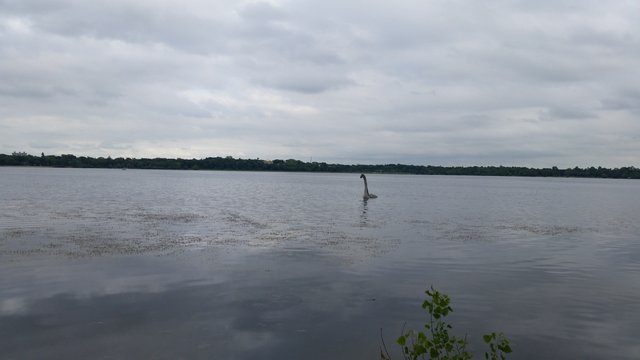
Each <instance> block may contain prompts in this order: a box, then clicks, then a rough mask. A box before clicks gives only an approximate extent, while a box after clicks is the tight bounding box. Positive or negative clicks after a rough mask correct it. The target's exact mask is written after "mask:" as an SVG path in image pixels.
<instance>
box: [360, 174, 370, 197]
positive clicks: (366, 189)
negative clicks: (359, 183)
mask: <svg viewBox="0 0 640 360" xmlns="http://www.w3.org/2000/svg"><path fill="white" fill-rule="evenodd" d="M362 179H363V180H364V194H365V196H369V187H368V186H367V178H366V177H364V178H362Z"/></svg>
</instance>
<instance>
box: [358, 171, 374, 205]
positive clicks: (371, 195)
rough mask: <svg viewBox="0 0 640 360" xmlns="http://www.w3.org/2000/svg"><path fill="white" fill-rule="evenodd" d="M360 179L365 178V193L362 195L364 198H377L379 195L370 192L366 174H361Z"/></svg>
mask: <svg viewBox="0 0 640 360" xmlns="http://www.w3.org/2000/svg"><path fill="white" fill-rule="evenodd" d="M360 179H363V180H364V194H363V195H362V199H364V200H369V199H375V198H377V197H378V196H377V195H374V194H369V187H368V186H367V177H366V176H364V174H360Z"/></svg>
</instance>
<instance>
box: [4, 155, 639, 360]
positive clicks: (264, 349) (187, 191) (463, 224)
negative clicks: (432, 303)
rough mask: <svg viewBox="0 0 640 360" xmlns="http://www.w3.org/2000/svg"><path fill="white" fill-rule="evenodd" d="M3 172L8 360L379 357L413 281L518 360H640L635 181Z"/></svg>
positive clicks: (405, 307) (411, 309)
mask: <svg viewBox="0 0 640 360" xmlns="http://www.w3.org/2000/svg"><path fill="white" fill-rule="evenodd" d="M368 181H369V190H370V192H372V193H375V194H377V195H378V196H379V197H378V198H377V199H371V200H369V201H367V202H364V201H363V200H362V191H363V184H362V180H361V179H359V174H313V173H266V172H261V173H254V172H222V171H221V172H218V171H160V170H158V171H155V170H126V171H123V170H120V169H117V170H110V169H53V168H12V167H5V168H0V274H1V277H0V354H1V355H0V357H1V358H3V359H40V358H50V359H68V358H105V359H112V358H114V359H119V358H158V359H177V358H189V359H199V358H201V359H379V352H380V350H379V347H380V345H381V340H380V338H381V336H380V334H381V331H382V334H383V337H384V340H385V343H386V344H387V347H388V349H389V351H390V352H391V355H393V358H394V359H401V358H402V357H401V355H400V353H399V352H398V350H399V349H398V346H396V345H395V339H396V338H397V336H398V335H399V333H400V330H401V328H402V326H403V324H405V323H406V326H407V328H419V327H420V326H421V324H424V321H425V320H426V316H425V313H424V311H423V310H422V309H421V308H420V305H421V303H422V301H423V300H424V291H425V290H426V289H427V288H428V287H429V286H430V285H433V286H434V287H436V288H437V289H438V290H441V291H443V292H445V293H447V294H449V295H450V296H451V298H452V307H453V309H454V312H453V313H452V314H451V315H450V316H449V317H448V320H449V322H450V323H451V324H452V325H453V333H455V334H457V335H459V336H464V334H468V339H469V341H470V345H471V347H472V349H473V350H474V352H475V353H476V354H477V356H476V357H477V358H484V356H483V352H484V346H483V344H482V340H481V336H482V334H484V333H486V332H489V331H502V332H504V333H505V334H506V335H507V336H508V337H509V339H511V344H512V347H513V348H514V350H515V353H514V354H513V356H512V357H510V358H512V359H552V358H553V359H567V358H569V359H603V358H609V359H614V358H615V359H638V358H640V340H638V335H637V334H638V333H639V332H640V221H639V216H638V214H640V182H638V181H637V180H610V179H566V178H515V177H513V178H510V177H504V178H499V177H462V176H460V177H458V176H413V175H376V174H370V175H368Z"/></svg>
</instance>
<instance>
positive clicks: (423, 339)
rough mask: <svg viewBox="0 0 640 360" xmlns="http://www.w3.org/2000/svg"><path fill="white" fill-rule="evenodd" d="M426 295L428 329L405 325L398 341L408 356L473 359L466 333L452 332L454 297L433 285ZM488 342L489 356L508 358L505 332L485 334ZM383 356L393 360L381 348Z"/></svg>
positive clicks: (410, 358)
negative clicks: (409, 327)
mask: <svg viewBox="0 0 640 360" xmlns="http://www.w3.org/2000/svg"><path fill="white" fill-rule="evenodd" d="M425 294H426V295H427V299H426V300H425V301H424V302H423V303H422V308H423V309H424V310H426V311H427V313H428V314H429V321H428V322H427V323H426V324H425V325H424V328H425V331H416V330H407V331H405V330H404V328H403V329H402V334H401V335H400V337H398V339H397V340H396V342H397V343H398V345H400V347H401V348H402V355H403V357H404V359H405V360H418V359H438V360H470V359H472V358H473V356H472V354H471V352H470V351H469V349H468V342H467V338H466V336H465V337H464V338H460V337H457V336H455V335H452V334H451V330H452V326H451V325H450V324H449V323H447V322H446V321H445V318H446V317H447V315H449V313H451V312H453V309H452V308H451V299H450V298H449V296H448V295H447V294H443V293H441V292H439V291H437V290H435V289H434V288H433V287H431V288H430V289H429V290H427V291H425ZM483 339H484V342H485V343H486V344H487V345H488V346H489V351H488V352H486V353H485V359H487V360H489V359H490V360H505V359H506V354H509V353H511V351H512V350H511V346H510V344H509V340H508V339H507V338H506V337H505V336H504V334H502V333H498V334H496V333H495V332H492V333H490V334H486V335H484V336H483ZM381 359H382V360H390V356H389V355H388V353H386V354H385V353H384V352H382V351H381Z"/></svg>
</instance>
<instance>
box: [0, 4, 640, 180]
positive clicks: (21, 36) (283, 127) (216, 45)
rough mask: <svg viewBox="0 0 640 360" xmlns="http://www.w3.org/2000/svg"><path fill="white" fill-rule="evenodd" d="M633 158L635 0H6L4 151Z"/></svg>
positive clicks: (638, 37)
mask: <svg viewBox="0 0 640 360" xmlns="http://www.w3.org/2000/svg"><path fill="white" fill-rule="evenodd" d="M13 151H26V152H29V153H31V154H37V155H39V154H40V153H41V152H44V153H45V154H65V153H73V154H76V155H88V156H105V157H106V156H109V155H110V156H112V157H117V156H124V157H173V158H175V157H183V158H203V157H208V156H228V155H230V156H233V157H242V158H260V159H276V158H279V159H288V158H295V159H300V160H303V161H309V160H310V159H313V161H325V162H339V163H370V164H379V163H398V162H399V163H410V164H424V165H426V164H432V165H516V166H535V167H550V166H554V165H555V166H559V167H573V166H581V167H583V166H592V165H593V166H606V167H620V166H630V165H633V166H640V2H638V1H636V0H628V1H617V0H612V1H592V0H575V1H567V0H520V1H518V0H512V1H505V0H483V1H473V0H468V1H456V0H443V1H430V0H419V1H376V0H368V1H349V0H322V1H308V0H292V1H238V0H229V1H226V0H202V1H201V0H188V1H185V0H91V1H86V0H46V1H42V0H0V153H5V154H8V153H11V152H13Z"/></svg>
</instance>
